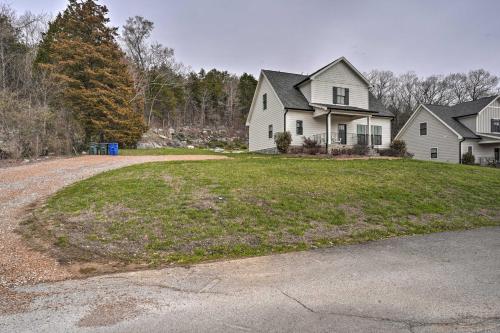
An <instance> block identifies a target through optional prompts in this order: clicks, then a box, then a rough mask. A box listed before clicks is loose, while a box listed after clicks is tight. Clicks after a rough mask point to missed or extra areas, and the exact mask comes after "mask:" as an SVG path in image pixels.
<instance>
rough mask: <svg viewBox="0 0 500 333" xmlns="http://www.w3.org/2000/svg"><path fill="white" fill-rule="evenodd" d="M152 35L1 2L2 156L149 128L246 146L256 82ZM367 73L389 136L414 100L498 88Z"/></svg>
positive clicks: (71, 13)
mask: <svg viewBox="0 0 500 333" xmlns="http://www.w3.org/2000/svg"><path fill="white" fill-rule="evenodd" d="M153 30H154V23H153V22H151V21H149V20H147V19H146V18H143V17H141V16H135V17H130V18H129V19H128V20H127V21H126V22H125V23H124V25H123V26H122V27H121V28H120V29H118V28H117V27H112V26H110V24H109V18H108V10H107V8H106V7H105V6H102V5H99V4H98V3H96V2H95V1H93V0H69V1H68V6H67V8H66V10H65V11H64V12H62V13H59V14H58V15H57V16H56V17H55V19H53V20H52V21H51V22H49V20H48V19H47V17H46V16H44V15H37V14H32V13H24V14H22V15H19V14H18V13H15V12H14V11H13V10H12V9H10V7H9V6H7V5H0V158H21V157H37V156H42V155H47V154H70V153H77V152H80V151H82V150H85V149H86V148H87V147H88V143H89V142H91V141H116V142H119V143H120V145H121V146H127V147H133V146H134V145H135V144H136V142H137V140H138V139H139V138H140V137H141V135H142V134H143V133H144V132H145V131H146V130H147V129H148V128H151V127H153V128H162V129H164V130H165V131H164V132H163V133H168V131H166V130H167V129H170V128H172V129H174V130H177V129H180V128H185V127H188V128H190V129H197V130H199V131H202V130H203V129H211V130H223V131H224V133H227V135H228V136H232V137H240V138H242V139H245V137H246V128H245V119H246V116H247V114H248V110H249V107H250V104H251V101H252V97H253V94H254V91H255V87H256V84H257V81H256V79H255V77H254V76H252V75H251V74H247V73H243V74H242V75H241V76H239V75H236V74H233V73H230V72H228V71H225V70H221V69H211V70H204V69H201V70H199V71H193V70H192V69H191V68H190V67H189V66H187V65H184V64H182V63H181V62H180V61H178V60H177V59H176V58H175V57H174V50H173V49H172V48H170V47H167V46H164V45H162V44H160V43H157V42H155V41H153V40H151V33H152V31H153ZM278 69H280V68H278ZM258 70H259V69H256V68H249V71H252V72H257V71H258ZM280 70H281V69H280ZM282 70H286V69H282ZM366 76H367V77H368V79H369V80H370V81H371V83H372V85H373V87H372V90H373V92H374V94H375V95H376V96H377V97H379V98H380V99H382V101H383V102H384V103H385V105H386V106H387V107H388V108H389V109H390V110H391V111H393V112H394V113H395V114H396V118H395V121H394V123H393V133H394V134H395V133H396V132H397V131H398V130H399V128H401V126H402V125H403V124H404V122H405V121H406V120H407V119H408V118H409V117H410V115H411V113H412V112H413V111H414V110H415V108H416V107H417V105H418V104H419V103H433V104H442V105H450V104H455V103H458V102H463V101H467V100H474V99H477V98H480V97H484V96H487V95H491V94H494V93H498V89H499V88H498V83H499V79H498V77H497V76H495V75H493V74H491V73H489V72H487V71H485V70H483V69H479V70H474V71H470V72H469V73H467V74H464V73H453V74H449V75H446V76H439V75H432V76H429V77H425V78H421V77H418V76H417V74H415V73H413V72H408V73H405V74H401V75H396V74H394V73H393V72H390V71H379V70H374V71H371V72H369V73H367V74H366Z"/></svg>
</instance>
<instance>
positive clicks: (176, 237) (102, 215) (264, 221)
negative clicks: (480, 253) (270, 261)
mask: <svg viewBox="0 0 500 333" xmlns="http://www.w3.org/2000/svg"><path fill="white" fill-rule="evenodd" d="M499 202H500V170H497V169H489V168H480V167H471V166H461V165H449V164H441V163H429V162H419V161H412V160H350V161H335V160H325V159H314V158H310V159H299V158H293V159H291V158H279V157H259V158H239V159H233V160H225V161H202V162H168V163H149V164H142V165H136V166H130V167H126V168H123V169H119V170H114V171H109V172H105V173H103V174H100V175H98V176H95V177H93V178H90V179H87V180H84V181H81V182H79V183H76V184H74V185H72V186H69V187H67V188H65V189H63V190H62V191H60V192H58V193H57V194H56V195H55V196H53V197H51V198H50V199H49V200H48V201H47V203H46V204H45V205H44V206H42V207H40V208H38V209H37V210H36V211H35V212H34V214H33V217H32V218H31V220H30V221H28V222H27V223H26V224H25V226H24V228H23V231H24V233H25V235H26V236H27V237H29V238H31V239H32V241H33V242H35V241H36V240H37V239H38V240H39V239H42V240H44V243H45V244H51V247H50V251H52V253H53V254H54V255H56V256H57V257H58V258H59V259H60V260H61V261H63V262H68V261H75V260H76V261H82V260H84V261H85V260H88V261H99V260H109V261H115V262H116V261H118V262H122V263H135V264H147V265H158V264H164V263H172V262H175V263H192V262H198V261H202V260H207V259H215V258H231V257H243V256H254V255H263V254H268V253H272V252H285V251H291V250H302V249H308V248H314V247H318V246H331V245H334V244H346V243H354V242H363V241H369V240H375V239H380V238H385V237H391V236H399V235H410V234H421V233H430V232H436V231H444V230H458V229H467V228H473V227H478V226H489V225H500V205H499ZM54 244H57V246H54Z"/></svg>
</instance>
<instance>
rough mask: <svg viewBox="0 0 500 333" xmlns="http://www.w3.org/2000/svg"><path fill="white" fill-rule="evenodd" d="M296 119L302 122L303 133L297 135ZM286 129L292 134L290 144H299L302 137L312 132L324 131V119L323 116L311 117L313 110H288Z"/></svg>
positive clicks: (302, 140) (306, 136)
mask: <svg viewBox="0 0 500 333" xmlns="http://www.w3.org/2000/svg"><path fill="white" fill-rule="evenodd" d="M297 120H302V122H303V123H302V124H303V128H304V130H303V135H297V131H296V124H297V123H296V122H297ZM286 130H287V131H289V132H290V133H291V134H292V145H293V146H300V145H302V143H303V142H304V138H308V137H311V136H312V135H314V134H321V133H326V121H325V118H324V117H318V118H313V112H310V111H288V113H287V114H286Z"/></svg>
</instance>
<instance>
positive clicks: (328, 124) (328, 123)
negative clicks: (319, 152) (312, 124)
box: [326, 113, 332, 145]
mask: <svg viewBox="0 0 500 333" xmlns="http://www.w3.org/2000/svg"><path fill="white" fill-rule="evenodd" d="M327 118H328V119H327V121H326V128H327V132H328V133H326V139H327V140H328V145H331V144H332V115H331V113H328V115H327Z"/></svg>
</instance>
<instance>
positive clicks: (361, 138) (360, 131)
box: [356, 124, 368, 145]
mask: <svg viewBox="0 0 500 333" xmlns="http://www.w3.org/2000/svg"><path fill="white" fill-rule="evenodd" d="M356 128H357V138H358V142H357V144H358V145H367V144H368V125H361V124H358V125H357V127H356Z"/></svg>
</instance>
